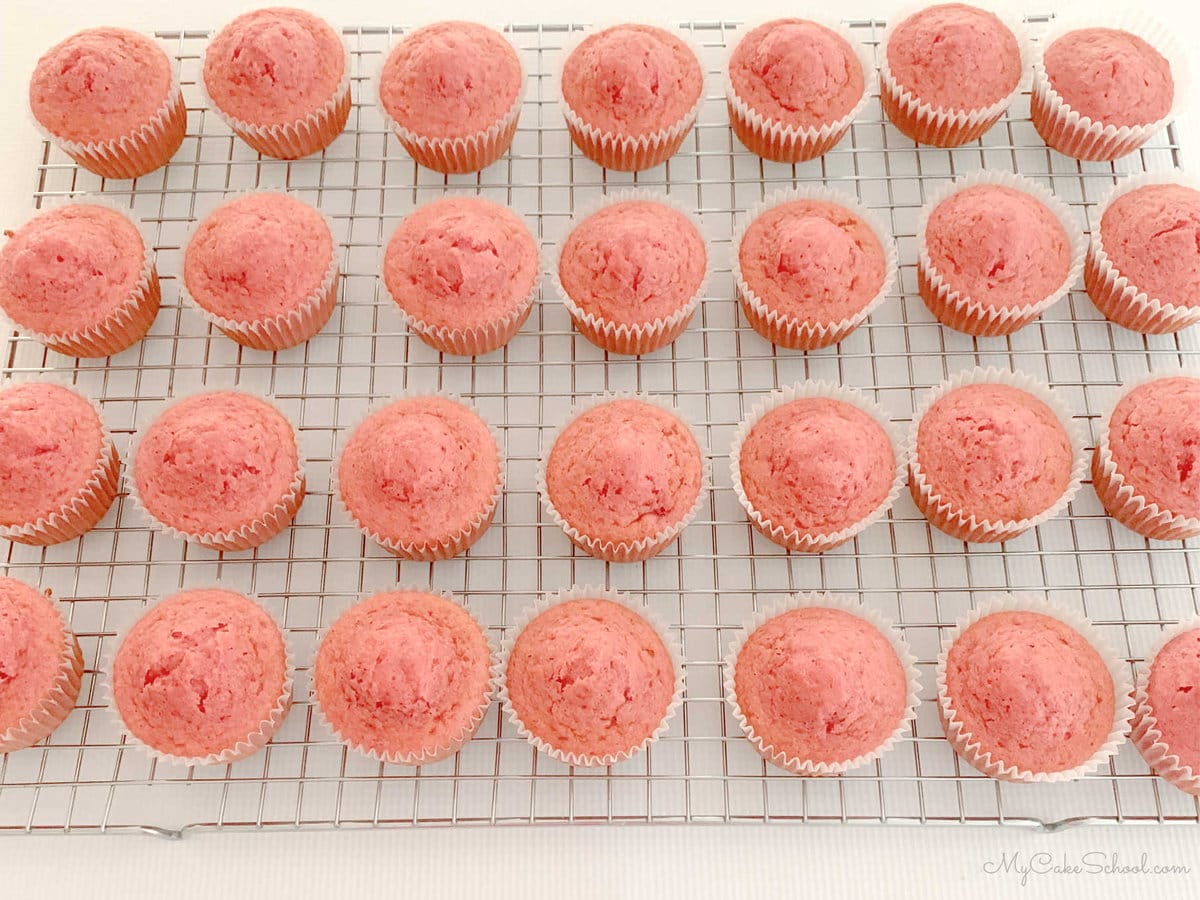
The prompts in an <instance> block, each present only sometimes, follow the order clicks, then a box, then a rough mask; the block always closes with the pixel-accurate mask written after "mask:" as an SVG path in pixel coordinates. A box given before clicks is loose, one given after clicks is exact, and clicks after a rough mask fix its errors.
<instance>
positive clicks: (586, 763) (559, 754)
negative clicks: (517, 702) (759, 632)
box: [498, 585, 685, 768]
mask: <svg viewBox="0 0 1200 900" xmlns="http://www.w3.org/2000/svg"><path fill="white" fill-rule="evenodd" d="M571 600H609V601H611V602H613V603H619V604H620V605H622V606H624V607H626V608H627V609H630V610H632V611H633V612H634V613H636V614H637V615H638V616H640V617H641V618H642V619H644V620H645V621H646V622H647V623H649V625H650V626H651V627H652V628H653V629H654V630H655V631H656V632H657V633H658V636H659V638H660V639H661V640H662V642H663V646H664V647H666V650H667V656H669V657H670V659H671V665H672V667H673V668H674V670H675V691H674V693H673V694H672V696H671V702H670V703H669V704H667V709H666V712H664V713H663V717H662V719H661V720H660V721H659V723H658V727H657V728H655V729H654V731H653V732H652V733H651V734H649V735H647V736H646V737H645V738H643V739H642V741H641V742H640V743H638V744H635V745H634V746H632V747H630V748H629V749H627V750H623V751H621V752H620V753H607V754H580V753H568V752H566V751H564V750H562V749H560V748H558V747H554V746H552V745H551V744H549V743H547V742H546V741H544V740H543V739H542V738H540V737H539V736H538V735H536V734H534V733H533V732H532V731H530V730H529V729H528V728H527V727H526V726H525V723H524V722H523V721H522V720H521V717H520V716H519V715H518V714H517V711H516V709H514V708H513V704H512V699H511V698H510V697H509V695H508V660H509V657H510V656H511V655H512V651H513V647H514V646H515V645H516V643H517V638H519V637H520V636H521V632H523V631H524V630H525V627H526V626H527V625H528V624H529V623H530V622H532V621H533V620H534V619H535V618H537V617H538V616H539V615H541V614H542V613H544V612H545V611H546V610H548V609H550V608H551V607H553V606H557V605H558V604H560V603H567V602H569V601H571ZM498 668H499V672H500V686H499V694H498V696H499V699H500V704H501V706H502V708H503V709H504V714H505V715H506V716H507V717H508V720H509V721H510V722H512V724H513V726H514V727H515V728H516V729H517V733H518V734H520V735H521V737H523V738H525V740H526V741H528V742H529V744H530V745H531V746H532V747H534V748H535V749H537V750H539V751H541V752H542V753H545V754H546V755H547V756H549V757H550V758H551V759H554V760H556V761H557V762H560V763H563V764H564V765H568V766H578V767H581V768H608V767H609V766H615V765H617V764H618V763H622V762H625V761H626V760H627V759H630V758H632V757H634V756H636V755H637V754H639V753H642V752H644V751H645V750H647V749H648V748H649V747H650V746H651V745H652V744H654V743H655V742H656V741H658V739H659V738H661V737H662V736H663V735H664V734H666V732H667V729H668V728H670V727H671V719H673V718H674V717H675V714H676V713H677V712H678V711H679V708H680V707H681V706H682V705H683V689H684V678H685V676H684V668H683V651H682V649H681V648H680V646H679V642H678V641H677V640H675V638H673V637H671V634H670V632H669V631H668V629H667V625H666V623H665V622H663V620H662V619H661V618H659V616H658V615H657V614H656V613H655V612H654V610H652V609H650V608H649V607H646V606H639V605H638V604H636V603H634V602H633V601H632V600H631V599H630V598H629V595H628V594H624V593H621V592H620V591H614V590H612V589H610V588H594V587H590V586H588V585H583V586H580V585H573V586H571V587H570V588H567V589H565V590H561V591H558V592H556V593H553V594H546V595H543V596H542V597H539V598H538V599H537V601H536V602H535V603H534V604H533V606H530V607H528V608H527V609H525V610H523V611H522V612H521V614H520V615H519V616H517V619H516V621H515V622H514V623H513V625H512V627H511V628H509V629H508V631H507V634H506V637H505V638H504V642H503V644H502V645H501V649H500V662H499V666H498Z"/></svg>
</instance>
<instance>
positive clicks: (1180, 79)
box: [1029, 8, 1192, 161]
mask: <svg viewBox="0 0 1200 900" xmlns="http://www.w3.org/2000/svg"><path fill="white" fill-rule="evenodd" d="M1080 28H1116V29H1120V30H1121V31H1127V32H1129V33H1130V34H1134V35H1136V36H1138V37H1140V38H1142V39H1143V40H1144V41H1145V42H1146V43H1148V44H1149V45H1150V46H1151V47H1153V48H1154V49H1155V50H1157V51H1158V52H1159V53H1161V54H1162V55H1163V56H1164V57H1165V58H1166V60H1167V62H1168V63H1169V64H1170V66H1171V79H1172V80H1173V82H1174V89H1175V90H1174V97H1173V98H1172V101H1171V108H1170V109H1169V110H1168V111H1167V114H1166V115H1165V116H1163V117H1162V118H1161V119H1158V120H1157V121H1154V122H1150V123H1148V124H1145V125H1121V126H1116V125H1105V124H1104V123H1103V122H1100V121H1094V120H1093V119H1091V118H1089V117H1088V116H1083V115H1080V114H1079V113H1078V112H1076V111H1075V110H1074V109H1072V108H1071V106H1070V104H1068V103H1067V102H1066V101H1065V100H1064V99H1063V97H1062V95H1061V94H1060V93H1059V92H1058V91H1056V90H1055V89H1054V88H1053V87H1052V86H1051V85H1050V79H1049V78H1048V77H1047V75H1046V66H1045V52H1046V48H1048V47H1049V46H1050V45H1051V44H1053V43H1054V42H1055V41H1056V40H1058V39H1059V38H1060V37H1062V36H1063V35H1064V34H1066V33H1067V32H1069V31H1075V30H1077V29H1080ZM1191 80H1192V72H1191V67H1190V64H1189V54H1188V52H1187V50H1186V48H1185V47H1184V46H1183V45H1182V44H1181V43H1180V41H1179V40H1178V39H1177V38H1176V36H1175V34H1174V33H1173V32H1172V31H1171V30H1170V29H1168V28H1167V27H1165V26H1164V25H1162V24H1161V23H1159V22H1157V21H1156V20H1154V19H1152V18H1150V17H1149V16H1147V15H1146V14H1145V13H1143V12H1141V11H1140V10H1139V9H1136V8H1127V9H1121V10H1106V11H1104V12H1102V13H1099V14H1097V13H1095V12H1094V11H1093V10H1092V9H1091V8H1088V9H1087V11H1081V12H1076V13H1075V14H1074V15H1067V16H1062V17H1056V18H1054V19H1052V20H1051V21H1050V23H1049V25H1048V26H1047V27H1046V30H1045V31H1044V32H1043V34H1042V39H1041V41H1040V42H1039V44H1038V50H1037V53H1036V55H1035V57H1034V60H1033V96H1032V97H1031V98H1030V102H1029V114H1030V118H1032V119H1033V125H1034V128H1036V129H1037V131H1038V134H1040V135H1041V136H1042V139H1043V140H1044V141H1045V142H1046V144H1047V145H1048V146H1049V147H1051V148H1053V149H1054V150H1057V151H1058V152H1059V153H1062V154H1064V155H1066V156H1072V157H1075V158H1076V159H1087V160H1105V161H1107V160H1113V159H1116V158H1117V157H1119V156H1125V155H1126V154H1129V153H1132V152H1133V151H1134V150H1137V149H1138V148H1139V147H1141V146H1142V145H1143V144H1144V143H1146V141H1148V140H1149V139H1150V138H1151V137H1153V136H1154V135H1155V134H1156V133H1157V132H1158V131H1160V130H1161V129H1162V128H1163V127H1164V126H1165V125H1166V124H1167V123H1168V122H1170V121H1172V120H1173V119H1175V118H1176V117H1177V116H1178V115H1179V114H1180V112H1182V111H1183V110H1184V109H1186V108H1187V103H1188V98H1189V96H1190V95H1191Z"/></svg>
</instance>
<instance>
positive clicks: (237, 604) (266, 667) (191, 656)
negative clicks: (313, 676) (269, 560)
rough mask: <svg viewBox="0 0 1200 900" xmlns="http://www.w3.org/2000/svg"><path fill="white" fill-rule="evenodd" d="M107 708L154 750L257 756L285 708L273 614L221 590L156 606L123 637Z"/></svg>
mask: <svg viewBox="0 0 1200 900" xmlns="http://www.w3.org/2000/svg"><path fill="white" fill-rule="evenodd" d="M112 705H113V707H114V710H115V711H116V713H117V715H118V716H119V717H120V720H121V724H122V725H123V726H124V729H125V731H126V732H127V733H128V734H129V736H130V737H132V738H133V739H134V740H135V741H137V742H138V743H139V744H141V745H142V746H143V747H145V748H146V749H147V750H148V751H149V752H150V753H151V754H152V755H153V756H156V757H158V758H160V759H163V760H164V761H167V762H173V763H179V764H182V765H189V766H202V765H213V764H218V763H220V764H224V763H231V762H236V761H237V760H239V759H244V758H246V757H247V756H251V755H252V754H254V753H257V752H258V751H259V750H260V749H262V747H263V746H264V745H266V743H267V742H268V741H269V740H270V739H271V736H272V735H273V734H274V733H275V732H276V731H278V730H279V726H280V725H282V724H283V720H284V718H285V717H286V716H287V714H288V710H289V709H291V706H292V671H291V665H290V663H289V661H288V654H287V647H286V646H285V644H284V642H283V635H282V634H281V633H280V631H279V626H278V625H276V624H275V620H274V619H272V618H271V616H270V615H268V614H267V613H266V612H265V611H264V610H263V609H262V607H260V606H259V605H258V604H257V603H255V602H254V601H253V600H251V599H250V598H248V597H244V596H243V595H241V594H238V593H234V592H233V591H229V590H224V589H222V588H200V589H195V590H188V591H183V592H181V593H178V594H175V595H174V596H173V597H168V598H167V599H165V600H162V601H161V602H159V603H156V604H154V605H153V606H152V607H150V609H149V610H148V611H147V612H146V614H145V615H143V616H142V617H141V618H140V619H138V620H137V622H136V623H134V626H133V628H131V629H130V630H129V632H128V634H126V635H125V637H124V638H123V639H122V640H121V642H120V645H119V646H118V648H117V652H116V656H115V657H114V658H113V662H112Z"/></svg>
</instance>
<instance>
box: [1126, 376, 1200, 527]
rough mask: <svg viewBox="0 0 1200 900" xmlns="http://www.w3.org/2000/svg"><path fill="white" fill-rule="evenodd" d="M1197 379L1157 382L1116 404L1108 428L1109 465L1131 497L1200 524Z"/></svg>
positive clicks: (1199, 390)
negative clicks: (1122, 479)
mask: <svg viewBox="0 0 1200 900" xmlns="http://www.w3.org/2000/svg"><path fill="white" fill-rule="evenodd" d="M1197 410H1200V378H1191V377H1187V376H1179V377H1175V378H1158V379H1155V380H1154V381H1148V382H1146V383H1145V384H1143V385H1139V386H1138V387H1136V388H1134V389H1133V390H1132V391H1130V392H1129V393H1127V394H1126V395H1125V396H1124V397H1122V398H1121V399H1120V401H1118V403H1117V405H1116V407H1115V408H1114V409H1113V413H1112V416H1111V417H1110V418H1109V423H1108V447H1109V451H1110V452H1111V453H1112V458H1113V463H1114V464H1115V465H1116V467H1117V471H1118V472H1120V473H1121V474H1122V475H1123V476H1124V477H1125V480H1126V482H1127V483H1128V484H1129V485H1130V486H1132V487H1133V489H1134V492H1135V493H1136V494H1138V495H1140V496H1142V497H1145V498H1146V499H1147V500H1148V501H1150V502H1151V503H1156V504H1158V506H1159V508H1161V509H1164V510H1168V511H1170V512H1172V513H1174V514H1175V515H1179V516H1185V517H1187V518H1192V519H1200V415H1197Z"/></svg>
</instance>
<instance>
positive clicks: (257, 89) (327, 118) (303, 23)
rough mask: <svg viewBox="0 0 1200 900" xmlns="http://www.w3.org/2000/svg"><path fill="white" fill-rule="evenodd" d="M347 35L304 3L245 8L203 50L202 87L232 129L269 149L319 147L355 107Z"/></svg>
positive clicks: (298, 153)
mask: <svg viewBox="0 0 1200 900" xmlns="http://www.w3.org/2000/svg"><path fill="white" fill-rule="evenodd" d="M348 63H349V60H348V54H347V53H346V47H345V45H344V44H343V43H342V39H341V37H340V36H339V35H338V33H337V32H336V31H334V30H333V27H332V26H331V25H330V24H329V23H328V22H326V21H325V20H324V19H321V18H318V17H317V16H314V15H313V14H312V13H309V12H305V11H304V10H302V9H289V8H287V7H272V8H270V9H256V10H254V11H253V12H248V13H243V14H242V15H240V16H238V17H237V18H236V19H234V20H233V21H232V22H230V23H229V24H228V25H226V26H225V27H224V28H222V29H221V30H220V31H218V32H217V35H216V37H214V38H213V39H212V42H211V43H210V44H209V45H208V48H207V50H206V51H205V53H204V62H203V73H202V74H203V87H204V92H205V93H206V94H207V95H208V99H209V102H210V104H211V105H212V107H213V109H215V110H216V112H217V115H219V116H220V117H221V118H222V119H223V120H224V121H225V124H226V125H228V126H229V127H230V128H231V129H232V130H233V133H234V134H236V135H237V136H238V137H240V138H241V139H242V140H243V141H245V142H246V143H247V144H249V145H250V146H251V148H253V149H254V150H256V151H258V152H259V153H262V154H263V155H264V156H273V157H276V158H278V159H299V158H300V157H302V156H310V155H311V154H313V153H319V152H320V151H321V150H324V149H325V148H326V147H328V146H329V145H330V144H331V143H333V140H334V138H336V137H337V136H338V135H339V134H341V133H342V130H343V129H344V128H345V127H346V120H347V118H348V117H349V115H350V68H349V64H348Z"/></svg>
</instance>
